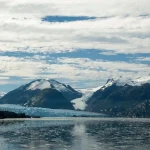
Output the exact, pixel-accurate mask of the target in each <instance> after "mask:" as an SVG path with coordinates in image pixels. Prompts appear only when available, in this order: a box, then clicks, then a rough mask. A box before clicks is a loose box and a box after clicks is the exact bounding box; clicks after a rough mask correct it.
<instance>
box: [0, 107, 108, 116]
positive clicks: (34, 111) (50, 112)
mask: <svg viewBox="0 0 150 150" xmlns="http://www.w3.org/2000/svg"><path fill="white" fill-rule="evenodd" d="M0 111H9V112H15V113H24V114H26V115H28V116H31V117H105V116H106V115H105V114H101V113H92V112H85V111H75V110H63V109H48V108H39V107H23V106H20V105H13V104H2V105H0Z"/></svg>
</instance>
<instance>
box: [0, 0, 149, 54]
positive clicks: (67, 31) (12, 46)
mask: <svg viewBox="0 0 150 150" xmlns="http://www.w3.org/2000/svg"><path fill="white" fill-rule="evenodd" d="M0 3H1V5H0V12H1V13H0V32H1V34H0V44H1V47H0V51H18V50H19V51H29V52H30V51H32V52H37V51H40V52H43V51H48V52H63V51H72V50H76V49H94V48H95V49H104V50H105V49H106V50H111V51H112V50H113V51H114V52H115V53H139V52H140V53H148V52H149V47H150V34H148V33H150V28H149V24H150V17H149V16H139V15H149V14H150V10H149V7H150V2H149V0H144V1H143V0H139V1H137V0H131V1H125V0H112V1H104V0H94V1H87V0H83V1H75V0H70V1H68V0H65V1H64V0H63V1H62V0H58V1H54V0H52V1H48V0H43V1H39V0H36V1H35V0H30V1H29V0H26V1H20V0H13V1H10V0H6V1H0ZM85 4H86V5H85ZM2 7H3V8H2ZM1 8H2V9H1ZM46 15H69V16H74V15H76V16H78V15H79V16H81V15H85V16H97V17H104V16H106V18H97V19H96V20H89V21H77V22H70V23H66V22H64V23H47V22H42V21H41V17H44V16H46ZM109 16H111V17H109ZM28 46H29V47H28ZM26 47H28V49H26Z"/></svg>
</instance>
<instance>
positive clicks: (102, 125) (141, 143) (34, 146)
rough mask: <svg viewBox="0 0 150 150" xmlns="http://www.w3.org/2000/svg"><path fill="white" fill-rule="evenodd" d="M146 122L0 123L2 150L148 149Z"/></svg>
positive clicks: (149, 126) (149, 129) (148, 125)
mask: <svg viewBox="0 0 150 150" xmlns="http://www.w3.org/2000/svg"><path fill="white" fill-rule="evenodd" d="M149 148H150V120H149V119H119V118H118V119H109V118H101V119H97V118H95V119H90V118H89V119H88V118H86V119H83V118H79V119H78V118H57V119H52V118H49V119H33V120H6V121H0V149H1V150H10V149H11V150H27V149H28V150H148V149H149Z"/></svg>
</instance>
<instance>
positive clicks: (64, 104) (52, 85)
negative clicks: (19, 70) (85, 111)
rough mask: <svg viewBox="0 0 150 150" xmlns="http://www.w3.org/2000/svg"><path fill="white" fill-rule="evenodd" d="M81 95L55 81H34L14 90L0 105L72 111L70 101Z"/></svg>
mask: <svg viewBox="0 0 150 150" xmlns="http://www.w3.org/2000/svg"><path fill="white" fill-rule="evenodd" d="M81 96H82V94H81V93H80V92H78V91H76V90H74V89H73V88H72V87H71V86H69V85H65V84H62V83H59V82H57V81H56V80H45V79H39V80H35V81H33V82H31V83H29V84H26V85H23V86H21V87H19V88H18V89H15V90H13V91H11V92H9V93H7V94H6V95H5V96H3V97H2V98H1V100H0V104H19V105H22V106H30V107H44V108H53V109H74V107H73V105H72V103H71V100H73V99H75V98H79V97H81Z"/></svg>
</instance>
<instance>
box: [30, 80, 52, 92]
mask: <svg viewBox="0 0 150 150" xmlns="http://www.w3.org/2000/svg"><path fill="white" fill-rule="evenodd" d="M49 88H51V85H50V83H49V82H48V81H47V80H39V81H35V82H33V83H31V84H30V85H29V87H28V88H27V90H37V89H38V90H44V89H49Z"/></svg>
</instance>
